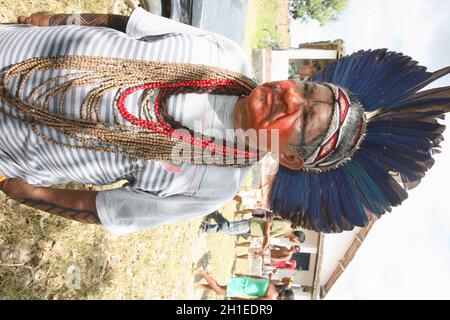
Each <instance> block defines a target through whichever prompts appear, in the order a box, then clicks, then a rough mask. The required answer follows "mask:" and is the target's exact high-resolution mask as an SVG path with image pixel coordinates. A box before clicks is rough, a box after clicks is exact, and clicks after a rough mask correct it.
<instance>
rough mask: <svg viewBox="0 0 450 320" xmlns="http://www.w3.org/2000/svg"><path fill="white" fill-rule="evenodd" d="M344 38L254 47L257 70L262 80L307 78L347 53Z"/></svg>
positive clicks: (258, 78) (254, 66) (258, 79)
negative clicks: (281, 45) (294, 45)
mask: <svg viewBox="0 0 450 320" xmlns="http://www.w3.org/2000/svg"><path fill="white" fill-rule="evenodd" d="M344 52H345V50H344V42H343V41H342V40H334V41H326V42H312V43H303V44H300V45H299V47H298V48H289V49H274V50H272V49H258V50H256V49H255V50H253V54H252V60H253V69H254V70H255V76H256V79H257V82H258V83H265V82H269V81H278V80H286V79H294V78H298V79H301V80H304V79H306V78H307V77H308V76H311V75H312V74H314V73H315V72H317V71H319V70H321V69H322V68H323V67H325V66H326V65H327V64H328V63H330V62H332V61H335V60H336V59H339V58H340V57H342V56H343V55H344Z"/></svg>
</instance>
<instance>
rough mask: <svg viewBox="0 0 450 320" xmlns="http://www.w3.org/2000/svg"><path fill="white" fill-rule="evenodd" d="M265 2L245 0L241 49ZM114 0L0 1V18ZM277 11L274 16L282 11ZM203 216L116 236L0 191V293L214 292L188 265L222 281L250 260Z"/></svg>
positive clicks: (195, 295) (160, 295)
mask: <svg viewBox="0 0 450 320" xmlns="http://www.w3.org/2000/svg"><path fill="white" fill-rule="evenodd" d="M264 1H266V0H250V6H251V7H250V10H249V19H248V27H247V30H246V32H247V37H246V44H245V47H246V48H251V47H252V43H254V42H255V41H257V40H255V35H256V34H257V32H256V31H255V30H256V29H255V28H258V26H261V25H264V22H261V21H258V14H256V15H255V12H257V10H263V8H264V3H263V2H264ZM271 1H272V0H271ZM279 1H280V3H281V4H284V5H286V3H287V0H279ZM112 4H113V0H96V1H88V0H62V1H60V0H58V1H56V0H25V1H24V0H9V1H3V0H0V22H15V21H16V18H17V16H19V15H30V14H31V13H34V12H38V11H49V12H60V13H61V12H65V13H67V12H70V13H76V12H97V13H108V12H110V11H111V8H112ZM277 8H283V6H282V5H280V6H277ZM283 10H284V9H283ZM274 14H275V15H276V21H279V19H280V18H279V16H284V17H286V14H285V13H282V14H280V15H279V14H278V13H274ZM271 21H272V20H271ZM276 23H278V22H276ZM280 27H282V26H281V25H280ZM283 37H286V35H284V36H283ZM0 45H1V44H0ZM64 187H66V188H77V189H79V188H85V186H79V185H70V186H64ZM235 207H236V203H234V202H231V203H229V204H227V205H226V206H225V207H224V208H222V210H221V211H222V212H223V213H224V215H225V216H226V217H228V218H229V219H234V216H233V212H234V210H235ZM200 222H201V219H200V218H199V219H194V220H191V221H188V222H184V223H179V224H176V225H168V226H163V227H159V228H154V229H152V230H149V231H146V232H142V233H138V234H132V235H127V236H123V237H119V238H118V237H114V236H113V235H111V234H109V233H108V232H106V231H105V230H104V229H103V228H102V227H101V226H86V225H82V224H79V223H76V222H71V221H68V220H65V219H62V218H57V217H54V216H51V215H48V214H46V213H44V212H40V211H37V210H33V209H30V208H28V207H25V206H22V205H20V206H19V205H18V204H16V203H12V202H11V201H9V200H7V199H5V197H4V195H3V194H2V193H1V194H0V299H217V298H218V297H216V296H215V295H214V294H207V293H205V292H203V291H201V290H196V289H195V288H194V280H195V279H194V276H193V270H195V269H196V268H197V267H199V266H204V267H205V268H207V270H209V271H210V273H211V274H213V275H214V276H215V277H216V278H217V280H218V281H219V282H221V283H225V282H226V280H227V279H228V278H229V277H230V276H231V275H232V273H233V272H236V271H237V272H243V273H245V272H247V269H248V262H247V261H244V262H242V261H239V262H236V259H235V255H236V253H238V251H237V249H236V247H235V239H233V238H232V237H227V236H225V235H215V236H211V235H201V236H199V235H198V227H199V225H200ZM239 253H241V252H239Z"/></svg>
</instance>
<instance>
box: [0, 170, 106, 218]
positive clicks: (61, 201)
mask: <svg viewBox="0 0 450 320" xmlns="http://www.w3.org/2000/svg"><path fill="white" fill-rule="evenodd" d="M0 187H1V189H2V190H3V192H4V193H5V194H6V195H7V196H8V197H10V198H12V199H14V200H16V201H18V202H20V203H23V204H25V205H27V206H30V207H33V208H36V209H39V210H42V211H46V212H48V213H51V214H54V215H57V216H60V217H64V218H67V219H71V220H75V221H78V222H82V223H89V224H100V219H99V217H98V215H97V208H96V205H95V198H96V196H97V193H98V192H97V191H84V190H61V189H54V188H46V187H35V186H32V185H30V184H28V183H27V182H26V181H24V180H22V179H7V180H6V181H4V182H2V183H0Z"/></svg>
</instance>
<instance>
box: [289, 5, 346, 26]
mask: <svg viewBox="0 0 450 320" xmlns="http://www.w3.org/2000/svg"><path fill="white" fill-rule="evenodd" d="M348 1H349V0H291V7H290V13H291V15H292V18H294V19H299V20H301V21H303V22H306V21H309V20H317V21H319V22H320V25H322V26H323V25H324V24H326V23H328V22H331V21H336V20H337V19H338V17H339V15H340V14H341V13H342V12H343V11H344V10H345V9H346V8H347V6H348Z"/></svg>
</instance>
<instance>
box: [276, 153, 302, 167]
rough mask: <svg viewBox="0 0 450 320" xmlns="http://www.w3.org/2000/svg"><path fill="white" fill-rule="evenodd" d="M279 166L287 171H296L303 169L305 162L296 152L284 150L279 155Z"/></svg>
mask: <svg viewBox="0 0 450 320" xmlns="http://www.w3.org/2000/svg"><path fill="white" fill-rule="evenodd" d="M280 164H281V165H282V166H284V167H286V168H288V169H291V170H294V171H297V170H300V169H301V168H303V165H304V164H305V161H304V160H303V158H302V156H301V155H299V154H298V153H297V152H296V151H292V150H285V151H284V152H282V153H281V155H280Z"/></svg>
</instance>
